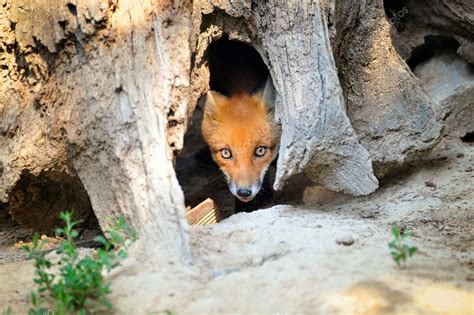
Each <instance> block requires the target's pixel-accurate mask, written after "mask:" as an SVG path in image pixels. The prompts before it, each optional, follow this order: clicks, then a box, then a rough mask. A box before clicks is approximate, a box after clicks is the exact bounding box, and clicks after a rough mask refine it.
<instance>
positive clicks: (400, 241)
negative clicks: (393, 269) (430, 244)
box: [388, 225, 418, 266]
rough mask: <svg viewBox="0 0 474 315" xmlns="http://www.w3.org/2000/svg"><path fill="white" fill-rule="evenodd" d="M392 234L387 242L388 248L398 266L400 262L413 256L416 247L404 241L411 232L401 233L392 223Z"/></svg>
mask: <svg viewBox="0 0 474 315" xmlns="http://www.w3.org/2000/svg"><path fill="white" fill-rule="evenodd" d="M392 236H393V239H392V240H391V241H390V242H389V243H388V248H390V255H392V258H393V260H394V261H395V262H396V263H397V265H399V266H400V264H401V263H403V262H405V261H406V260H407V259H408V258H409V257H411V256H413V254H414V253H415V252H416V251H417V250H418V248H417V247H415V246H410V245H408V244H406V243H405V240H406V239H407V238H409V237H410V236H412V233H411V232H403V233H402V232H401V231H400V229H399V228H398V227H397V226H396V225H392Z"/></svg>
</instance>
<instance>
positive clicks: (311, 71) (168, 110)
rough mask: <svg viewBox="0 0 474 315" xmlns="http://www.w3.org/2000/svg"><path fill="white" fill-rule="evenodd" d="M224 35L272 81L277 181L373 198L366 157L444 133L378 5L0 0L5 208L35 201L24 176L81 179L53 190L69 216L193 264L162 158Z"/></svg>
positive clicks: (418, 148)
mask: <svg viewBox="0 0 474 315" xmlns="http://www.w3.org/2000/svg"><path fill="white" fill-rule="evenodd" d="M327 15H328V16H329V21H328V20H327V18H326V16H327ZM453 23H457V22H456V21H454V22H453ZM459 24H460V25H463V23H461V22H459ZM328 25H329V31H328ZM223 34H227V35H228V36H229V38H230V39H237V40H240V41H243V42H246V43H250V44H251V45H252V46H253V47H254V48H255V49H256V50H257V51H258V52H259V53H260V54H261V56H262V58H263V60H264V61H265V63H266V65H267V66H268V69H269V71H270V74H271V76H272V78H273V82H274V85H275V87H276V90H277V100H276V118H277V119H278V120H279V122H280V123H281V125H282V131H283V134H282V139H281V147H280V156H279V160H278V170H277V176H276V182H275V188H281V187H282V186H283V185H284V183H285V181H286V180H287V179H288V178H290V177H291V176H292V175H294V174H298V173H302V172H304V173H306V174H307V176H308V177H310V178H311V179H312V180H314V181H315V182H317V183H320V184H322V185H325V186H327V187H329V188H331V189H334V190H338V191H343V192H347V193H351V194H354V195H364V194H368V193H370V192H372V191H374V190H375V189H376V188H377V185H378V183H377V179H376V178H375V176H374V173H373V169H372V160H373V161H374V166H375V169H376V170H377V172H378V174H379V175H383V174H385V173H386V172H387V171H389V170H390V169H391V168H392V167H393V166H398V165H400V164H401V163H402V162H404V161H405V160H407V159H410V158H412V157H414V156H417V155H419V154H422V153H423V152H424V151H426V150H428V149H430V148H431V147H433V146H434V145H435V144H436V143H437V141H438V140H439V138H440V136H441V130H442V125H441V124H440V123H439V117H437V116H436V115H435V113H434V111H433V108H432V102H431V99H430V98H429V97H428V96H427V94H426V93H425V92H424V91H423V89H422V88H421V87H420V84H419V82H418V80H417V79H416V78H415V77H414V76H413V75H412V74H411V72H410V70H409V69H408V68H407V66H406V64H405V63H404V62H403V60H402V59H401V58H400V57H399V56H398V55H397V54H396V53H395V50H394V49H393V46H392V43H391V41H390V37H389V24H388V22H387V21H386V20H385V18H384V16H383V9H382V1H381V0H376V1H375V0H372V1H368V2H358V1H355V0H350V1H349V0H348V1H346V0H334V1H324V2H322V1H318V0H314V1H284V0H269V1H251V0H232V1H231V0H219V1H210V0H202V1H194V2H193V3H192V4H191V2H186V1H184V2H183V1H176V2H175V1H153V0H142V1H132V0H121V1H114V0H97V1H66V0H62V1H60V0H57V1H53V0H42V1H28V0H0V52H1V56H0V60H1V62H2V66H1V67H0V118H1V120H0V202H8V203H9V205H10V210H11V209H12V207H15V205H16V206H17V208H18V207H20V208H21V206H22V205H25V204H34V203H31V202H30V201H29V200H26V201H25V200H23V201H22V200H21V198H22V197H21V194H22V193H25V192H26V193H28V192H29V191H30V192H34V191H37V190H35V189H36V188H37V187H33V188H31V187H30V186H31V185H30V184H31V183H30V184H28V185H24V186H22V185H18V183H22V181H25V180H28V178H37V179H36V180H33V181H32V182H33V183H37V184H38V185H42V186H44V185H45V184H42V183H44V181H47V182H48V183H49V184H50V185H56V189H55V190H54V191H58V190H59V191H60V190H61V189H62V187H61V183H62V182H67V183H73V184H72V185H73V186H74V185H76V184H74V183H77V185H78V187H79V186H81V187H82V185H83V187H84V192H81V190H80V189H78V190H77V193H78V194H81V198H80V199H79V201H77V202H76V201H74V198H73V196H74V190H73V189H65V190H63V191H64V192H65V193H66V195H67V196H69V197H70V198H69V199H68V200H70V202H71V203H72V204H74V203H77V209H82V208H81V204H83V203H86V205H85V207H86V208H87V202H86V201H87V199H88V198H90V203H91V205H92V207H93V208H94V211H95V213H96V215H97V217H98V219H99V222H100V224H101V225H102V226H104V225H105V224H106V221H105V218H106V217H107V216H109V215H112V216H119V215H125V216H126V217H127V219H128V220H129V221H131V222H132V223H133V225H134V226H135V227H136V228H137V230H138V232H139V234H140V237H141V239H142V241H144V242H146V246H147V248H148V249H149V253H150V255H152V256H154V257H158V258H157V261H159V262H161V263H164V262H167V261H168V260H170V259H171V260H177V261H181V262H188V261H190V258H191V257H190V248H189V242H188V235H187V233H188V232H187V227H188V225H187V223H186V220H185V213H184V211H185V207H184V201H183V193H182V191H181V189H180V187H179V184H178V182H177V180H176V177H175V173H174V169H173V163H172V161H173V156H174V153H175V152H177V151H179V150H180V149H181V147H182V139H183V134H184V131H185V129H186V128H187V127H188V121H189V118H190V117H191V116H192V113H193V111H194V107H195V106H196V104H197V101H198V99H199V98H200V97H201V96H202V95H204V94H205V92H206V91H207V90H208V89H209V70H208V65H207V59H206V50H207V48H208V46H209V44H210V43H211V41H213V40H215V39H218V38H220V37H222V36H223ZM329 34H331V35H329ZM463 47H464V46H463ZM466 47H467V46H466ZM466 54H467V53H466ZM333 55H334V56H335V58H333ZM336 66H337V70H336ZM190 78H191V81H192V82H191V83H190ZM190 84H191V86H190ZM53 175H54V176H53ZM25 187H26V188H28V189H26V188H25ZM71 191H72V192H71ZM17 193H18V194H17ZM14 196H20V198H17V197H14ZM82 197H84V198H85V199H84V198H82ZM23 199H24V198H23ZM38 200H39V201H41V200H42V199H41V198H39V199H38ZM84 200H86V201H84ZM22 202H23V203H22ZM59 206H60V205H59ZM59 206H58V207H59ZM56 208H57V207H56ZM29 210H30V209H25V211H29ZM78 211H87V209H85V210H84V209H83V210H78ZM20 212H21V211H20ZM16 213H17V214H16V215H21V213H20V214H18V211H17V212H16ZM23 215H24V214H23ZM51 216H52V214H51V213H50V214H49V215H48V216H47V217H48V218H50V217H51Z"/></svg>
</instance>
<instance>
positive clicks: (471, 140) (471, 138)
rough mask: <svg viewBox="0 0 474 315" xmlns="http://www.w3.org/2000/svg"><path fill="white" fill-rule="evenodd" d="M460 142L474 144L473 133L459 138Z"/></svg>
mask: <svg viewBox="0 0 474 315" xmlns="http://www.w3.org/2000/svg"><path fill="white" fill-rule="evenodd" d="M461 140H462V141H463V142H469V143H472V142H474V132H468V133H466V135H464V137H461Z"/></svg>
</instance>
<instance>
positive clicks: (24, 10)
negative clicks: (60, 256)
mask: <svg viewBox="0 0 474 315" xmlns="http://www.w3.org/2000/svg"><path fill="white" fill-rule="evenodd" d="M189 9H190V8H189V4H187V3H182V4H172V3H166V2H165V3H159V4H158V3H156V2H154V1H140V2H138V3H137V2H136V1H120V3H117V2H115V1H97V2H89V1H78V2H77V3H76V2H69V1H42V2H31V1H21V0H20V1H3V3H2V4H1V6H0V10H1V11H0V16H1V17H2V18H1V23H2V25H1V30H2V31H1V40H0V41H1V46H0V47H1V50H2V63H3V66H2V68H1V85H0V90H1V94H2V95H3V97H2V101H1V102H0V104H1V107H0V113H1V121H2V124H1V126H2V128H1V130H2V133H1V137H0V147H1V150H0V165H2V171H1V172H0V196H1V198H2V199H1V201H3V202H6V201H9V202H10V203H13V204H15V202H16V200H15V198H13V196H12V192H14V188H15V185H16V184H17V183H18V182H19V180H20V179H21V178H22V174H28V176H29V177H33V178H43V179H44V178H46V179H47V177H45V176H44V175H45V173H48V172H52V171H54V172H55V173H56V174H60V175H58V176H56V177H57V180H56V181H49V182H48V183H45V182H44V181H41V183H42V185H43V186H44V185H50V186H54V185H56V186H58V188H57V189H56V190H58V191H63V189H62V187H61V184H62V182H63V179H64V178H73V179H74V180H76V181H79V182H82V183H83V185H84V187H85V190H86V191H87V194H88V196H89V197H90V201H91V204H92V207H93V209H94V211H95V213H96V215H97V218H98V220H99V223H100V224H101V226H105V224H106V221H105V218H106V217H107V216H109V215H113V216H119V215H125V216H126V217H127V219H129V220H130V221H131V222H132V223H133V225H134V226H135V227H136V228H137V229H138V232H139V235H140V238H141V239H142V240H143V241H145V242H146V243H147V248H149V249H150V250H151V253H152V254H153V255H154V256H158V257H162V258H161V260H160V261H166V260H167V259H172V260H178V261H181V262H183V261H184V262H186V261H190V251H189V245H188V239H187V229H186V227H187V225H186V224H187V223H186V222H185V219H184V200H183V194H182V192H181V190H180V188H179V184H178V182H177V180H176V178H175V176H174V169H173V165H172V156H173V147H178V148H179V145H180V141H181V139H182V136H183V133H184V129H183V126H184V124H183V123H182V121H183V120H184V118H185V109H186V108H187V104H188V103H187V89H188V86H189V68H190V50H189V48H187V47H189V44H188V43H189V32H190V29H191V24H190V17H189V13H190V10H189ZM173 121H181V123H180V124H173V123H172V122H173ZM18 189H19V190H20V191H22V193H23V195H25V194H28V193H29V191H28V190H25V189H23V187H19V188H18ZM38 189H41V187H38ZM74 193H80V191H76V192H72V193H71V194H70V195H73V194H74ZM86 196H87V195H86ZM32 198H33V199H35V198H37V199H39V200H38V202H44V198H41V196H33V197H32ZM69 200H70V201H71V207H75V205H74V204H73V201H74V200H72V199H71V198H69ZM23 204H25V203H23ZM30 204H31V203H30ZM34 209H35V208H24V209H23V212H24V213H25V214H24V215H23V216H25V215H26V216H28V215H30V214H29V212H30V211H34ZM61 210H65V209H61ZM17 212H18V211H17ZM18 215H19V214H18ZM53 215H54V216H55V215H57V213H49V214H48V213H43V216H44V220H43V221H47V220H48V219H49V218H51V217H53Z"/></svg>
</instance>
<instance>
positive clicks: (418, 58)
mask: <svg viewBox="0 0 474 315" xmlns="http://www.w3.org/2000/svg"><path fill="white" fill-rule="evenodd" d="M459 46H460V44H459V42H458V41H457V40H456V39H454V38H453V37H451V36H437V35H428V36H426V37H425V42H424V43H423V44H422V45H420V46H418V47H415V48H414V49H413V51H412V52H411V55H410V57H409V58H408V60H407V64H408V66H409V67H410V69H411V70H413V69H415V67H416V66H418V65H419V64H421V63H423V62H425V61H427V60H429V59H431V58H433V57H434V56H436V55H440V54H444V53H456V51H457V50H458V48H459Z"/></svg>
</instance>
